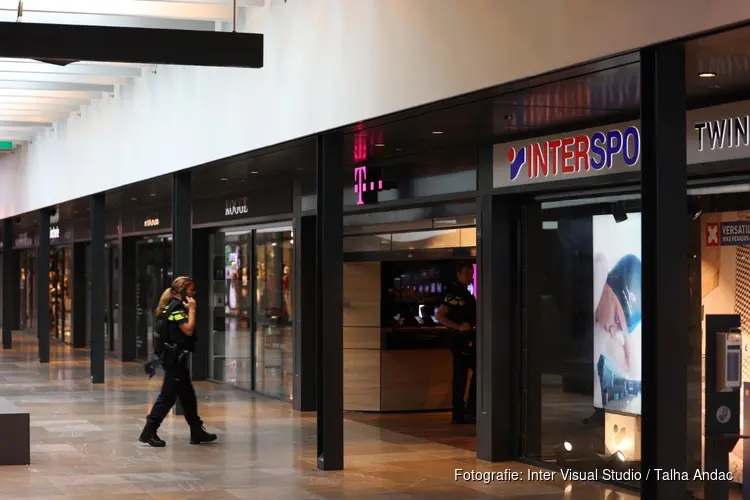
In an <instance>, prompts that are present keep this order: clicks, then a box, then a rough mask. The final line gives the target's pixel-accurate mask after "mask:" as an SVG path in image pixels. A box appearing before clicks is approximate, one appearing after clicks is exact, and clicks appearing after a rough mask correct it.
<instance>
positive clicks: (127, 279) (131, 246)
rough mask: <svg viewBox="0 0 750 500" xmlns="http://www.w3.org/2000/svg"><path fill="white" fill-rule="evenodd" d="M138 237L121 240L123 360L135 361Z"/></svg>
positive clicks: (121, 335)
mask: <svg viewBox="0 0 750 500" xmlns="http://www.w3.org/2000/svg"><path fill="white" fill-rule="evenodd" d="M136 244H137V238H136V237H132V238H122V239H121V240H120V245H119V251H120V284H119V286H120V292H119V293H120V317H119V318H118V320H119V322H120V342H122V345H121V346H120V347H121V350H120V352H121V353H122V361H133V360H135V358H136V355H137V344H136V339H137V335H136V328H137V324H136V320H137V317H138V301H137V297H136V289H137V286H136V285H137V274H138V273H137V260H136Z"/></svg>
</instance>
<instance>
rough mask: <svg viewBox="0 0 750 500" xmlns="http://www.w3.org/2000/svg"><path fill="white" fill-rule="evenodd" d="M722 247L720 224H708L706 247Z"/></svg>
mask: <svg viewBox="0 0 750 500" xmlns="http://www.w3.org/2000/svg"><path fill="white" fill-rule="evenodd" d="M720 245H721V242H720V241H719V224H717V223H713V224H706V246H708V247H718V246H720Z"/></svg>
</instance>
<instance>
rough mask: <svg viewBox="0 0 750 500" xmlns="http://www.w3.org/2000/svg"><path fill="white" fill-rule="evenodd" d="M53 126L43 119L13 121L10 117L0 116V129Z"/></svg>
mask: <svg viewBox="0 0 750 500" xmlns="http://www.w3.org/2000/svg"><path fill="white" fill-rule="evenodd" d="M52 125H54V122H51V121H44V119H43V118H40V119H33V118H24V119H23V120H14V119H13V117H12V116H2V115H0V129H2V128H3V127H33V128H38V127H51V126H52Z"/></svg>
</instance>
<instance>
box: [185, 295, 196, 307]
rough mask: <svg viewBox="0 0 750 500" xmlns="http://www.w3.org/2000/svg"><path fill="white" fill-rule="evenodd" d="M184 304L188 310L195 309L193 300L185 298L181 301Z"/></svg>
mask: <svg viewBox="0 0 750 500" xmlns="http://www.w3.org/2000/svg"><path fill="white" fill-rule="evenodd" d="M183 303H184V304H185V307H187V308H188V309H195V300H193V298H192V297H185V300H184V301H183Z"/></svg>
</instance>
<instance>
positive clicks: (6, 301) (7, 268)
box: [2, 218, 20, 349]
mask: <svg viewBox="0 0 750 500" xmlns="http://www.w3.org/2000/svg"><path fill="white" fill-rule="evenodd" d="M13 238H14V236H13V219H10V218H9V219H5V220H3V283H2V287H3V349H12V348H13V326H14V323H15V321H14V319H15V318H14V315H13V311H15V310H16V309H17V308H16V306H15V303H16V301H15V300H13V297H15V296H17V295H18V294H19V293H20V290H19V285H18V280H17V279H15V275H16V273H14V272H13Z"/></svg>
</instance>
